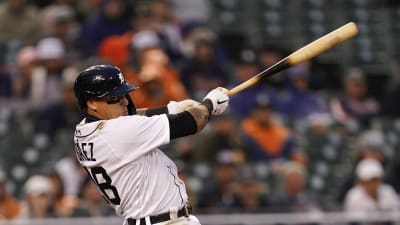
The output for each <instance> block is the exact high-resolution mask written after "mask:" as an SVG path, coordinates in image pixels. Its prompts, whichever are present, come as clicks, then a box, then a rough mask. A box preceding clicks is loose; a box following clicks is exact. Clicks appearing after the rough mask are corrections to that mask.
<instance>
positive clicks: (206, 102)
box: [201, 99, 213, 116]
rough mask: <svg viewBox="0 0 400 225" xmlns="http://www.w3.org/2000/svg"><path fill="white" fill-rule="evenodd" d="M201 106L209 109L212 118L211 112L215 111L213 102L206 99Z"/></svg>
mask: <svg viewBox="0 0 400 225" xmlns="http://www.w3.org/2000/svg"><path fill="white" fill-rule="evenodd" d="M201 104H202V105H204V106H205V107H206V108H207V109H208V113H209V114H210V116H211V112H212V110H213V104H212V102H211V100H210V99H205V100H204V101H203V102H202V103H201Z"/></svg>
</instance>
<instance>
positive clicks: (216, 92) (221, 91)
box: [203, 87, 229, 115]
mask: <svg viewBox="0 0 400 225" xmlns="http://www.w3.org/2000/svg"><path fill="white" fill-rule="evenodd" d="M227 93H228V90H227V89H225V88H223V87H217V88H215V89H213V90H211V91H210V92H208V94H207V95H206V97H204V99H203V102H205V101H207V100H209V101H210V102H211V104H212V109H211V114H212V115H221V114H222V113H224V112H225V110H226V108H227V107H228V104H229V96H228V95H227Z"/></svg>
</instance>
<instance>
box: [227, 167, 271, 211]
mask: <svg viewBox="0 0 400 225" xmlns="http://www.w3.org/2000/svg"><path fill="white" fill-rule="evenodd" d="M253 173H254V172H252V171H249V170H247V167H241V171H240V172H239V174H240V176H239V179H238V185H237V187H236V189H235V193H234V198H233V202H232V203H231V204H230V205H229V206H228V211H229V212H240V213H260V212H267V210H268V199H267V188H266V185H265V184H264V183H263V182H262V181H261V180H259V179H257V178H256V177H255V176H254V174H253Z"/></svg>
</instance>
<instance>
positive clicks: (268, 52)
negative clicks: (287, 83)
mask: <svg viewBox="0 0 400 225" xmlns="http://www.w3.org/2000/svg"><path fill="white" fill-rule="evenodd" d="M285 56H286V55H285V51H284V50H283V49H282V48H280V47H277V46H270V45H263V46H261V48H260V50H259V52H258V54H257V58H258V60H259V70H260V71H263V70H265V69H267V68H269V67H270V66H272V65H274V64H275V63H277V62H278V61H279V60H281V59H283V57H285ZM282 73H283V72H280V73H278V74H275V75H274V76H271V77H268V78H266V79H265V80H266V82H267V83H268V84H270V85H271V86H272V87H274V88H275V89H279V88H282V87H283V86H284V76H282V75H283V74H282Z"/></svg>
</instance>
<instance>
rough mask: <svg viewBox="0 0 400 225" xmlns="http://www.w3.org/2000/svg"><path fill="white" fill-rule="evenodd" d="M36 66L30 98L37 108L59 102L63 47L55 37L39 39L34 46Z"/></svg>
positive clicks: (63, 64)
mask: <svg viewBox="0 0 400 225" xmlns="http://www.w3.org/2000/svg"><path fill="white" fill-rule="evenodd" d="M36 54H37V59H38V66H37V67H36V68H35V69H34V70H33V73H32V75H31V87H32V98H33V101H34V102H35V103H36V104H37V106H39V107H41V106H45V105H47V104H50V103H54V102H56V101H59V100H60V97H61V96H60V95H61V92H60V90H61V84H62V82H61V81H62V80H61V74H62V71H63V69H64V67H65V61H64V56H65V46H64V44H63V43H62V41H61V40H60V39H58V38H55V37H46V38H43V39H41V40H40V41H39V42H38V44H37V46H36Z"/></svg>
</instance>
